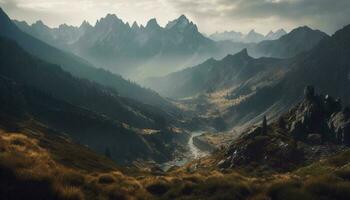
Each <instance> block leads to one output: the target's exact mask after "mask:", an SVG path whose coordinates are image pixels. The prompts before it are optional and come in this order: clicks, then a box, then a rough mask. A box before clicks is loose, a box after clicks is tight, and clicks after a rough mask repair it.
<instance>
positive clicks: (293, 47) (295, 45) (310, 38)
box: [248, 26, 329, 58]
mask: <svg viewBox="0 0 350 200" xmlns="http://www.w3.org/2000/svg"><path fill="white" fill-rule="evenodd" d="M327 37H329V36H328V35H327V34H325V33H323V32H321V31H319V30H312V29H310V28H309V27H307V26H304V27H299V28H296V29H294V30H292V31H291V32H290V33H288V34H286V35H284V36H282V37H280V38H279V39H276V40H272V41H268V40H267V41H262V42H260V43H258V44H257V45H255V46H253V47H251V48H248V51H249V54H250V55H252V56H254V57H262V56H265V57H276V58H289V57H293V56H296V55H297V54H300V53H302V52H306V51H309V50H311V49H312V48H313V47H314V46H316V45H317V44H318V43H319V42H320V41H321V40H322V39H324V38H327Z"/></svg>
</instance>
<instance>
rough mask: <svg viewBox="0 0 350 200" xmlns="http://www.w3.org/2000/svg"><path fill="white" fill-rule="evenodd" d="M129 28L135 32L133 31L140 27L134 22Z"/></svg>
mask: <svg viewBox="0 0 350 200" xmlns="http://www.w3.org/2000/svg"><path fill="white" fill-rule="evenodd" d="M131 28H132V29H134V30H135V29H139V28H140V27H139V25H138V24H137V22H136V21H134V23H132V26H131Z"/></svg>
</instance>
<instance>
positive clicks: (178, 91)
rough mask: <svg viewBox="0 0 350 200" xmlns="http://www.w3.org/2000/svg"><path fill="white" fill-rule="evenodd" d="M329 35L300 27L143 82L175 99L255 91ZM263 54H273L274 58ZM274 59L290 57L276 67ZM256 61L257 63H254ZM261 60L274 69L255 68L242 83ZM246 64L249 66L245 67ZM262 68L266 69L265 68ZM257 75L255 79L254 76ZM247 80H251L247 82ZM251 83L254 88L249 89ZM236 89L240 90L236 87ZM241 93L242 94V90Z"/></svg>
mask: <svg viewBox="0 0 350 200" xmlns="http://www.w3.org/2000/svg"><path fill="white" fill-rule="evenodd" d="M328 37H329V36H328V35H327V34H325V33H323V32H321V31H318V30H312V29H311V28H309V27H306V26H305V27H298V28H296V29H293V30H292V31H291V32H290V33H288V34H286V35H284V36H282V37H281V38H280V39H277V40H270V41H267V40H266V41H262V42H260V43H258V44H253V45H247V48H246V49H244V50H242V51H240V52H238V53H237V54H236V55H228V56H226V57H224V58H223V59H221V60H218V61H217V60H214V59H209V60H207V61H206V62H204V63H202V64H200V65H197V66H195V67H192V68H187V69H184V70H182V71H178V72H175V73H171V74H169V75H167V76H164V77H158V78H157V77H155V78H149V79H147V80H145V82H144V84H145V85H147V86H149V87H151V88H153V89H155V90H156V91H158V92H159V93H161V94H162V95H165V96H170V97H175V98H176V97H189V96H193V95H196V94H200V93H203V92H204V93H205V92H206V91H217V90H220V89H221V90H222V89H227V88H234V87H238V88H241V89H242V90H243V88H245V89H244V90H246V92H243V93H245V94H246V93H247V92H248V91H254V89H252V88H256V86H257V85H259V84H261V83H259V81H258V80H260V81H262V82H264V80H263V77H264V78H266V80H270V79H274V76H273V74H278V75H276V77H279V78H280V77H281V76H283V74H284V73H285V72H286V71H287V70H288V69H287V68H288V67H282V65H284V66H288V65H289V64H287V62H289V60H288V59H289V58H292V57H294V56H297V55H298V54H301V53H304V52H307V51H309V50H310V49H312V48H313V47H315V46H316V45H317V44H318V43H319V42H320V41H321V40H322V39H326V38H328ZM248 54H249V55H248ZM234 57H241V58H244V59H245V62H244V63H234V60H235V59H231V58H234ZM262 57H271V59H269V58H262ZM254 58H261V59H254ZM272 58H278V59H285V58H287V59H286V60H285V61H283V62H280V66H281V67H280V68H275V67H272V66H274V65H275V64H276V63H275V61H274V60H278V59H272ZM253 60H254V62H252V61H253ZM259 62H260V64H263V63H264V64H263V65H264V66H270V67H271V68H269V69H266V68H264V67H262V68H259V67H255V69H256V70H255V71H254V70H252V71H250V74H254V75H253V76H251V77H249V78H252V80H250V79H249V78H247V79H246V80H244V81H242V82H240V81H239V79H240V80H243V79H244V75H243V74H242V72H244V70H248V69H249V67H252V66H255V65H256V64H258V63H259ZM258 65H259V64H258ZM244 66H247V67H248V68H244ZM262 69H264V70H267V71H263V70H262ZM272 69H273V70H272ZM254 76H255V77H256V78H253V77H254ZM245 81H249V82H247V83H246V84H244V82H245ZM238 83H240V84H238ZM255 84H256V85H255ZM248 85H249V86H250V87H252V88H249V87H248ZM253 85H254V87H253ZM236 90H237V91H238V89H237V88H236ZM239 93H242V91H241V92H239ZM236 95H237V94H236Z"/></svg>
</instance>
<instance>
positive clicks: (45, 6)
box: [0, 0, 350, 33]
mask: <svg viewBox="0 0 350 200" xmlns="http://www.w3.org/2000/svg"><path fill="white" fill-rule="evenodd" d="M0 6H2V7H3V8H4V9H5V11H6V12H8V13H9V14H10V16H11V17H12V18H16V19H21V20H26V21H29V22H34V21H36V20H38V19H41V20H43V21H44V22H46V23H48V24H49V25H51V26H56V25H58V24H61V23H68V24H74V25H78V24H79V23H81V22H82V21H83V20H85V19H86V20H88V21H90V22H91V23H94V22H95V21H96V20H97V19H99V18H101V17H103V16H105V15H106V14H107V13H115V14H117V15H118V16H119V17H120V18H122V19H123V20H126V21H128V22H130V23H131V22H133V21H135V20H136V21H138V22H139V23H142V24H145V23H146V22H147V21H148V20H149V19H150V18H153V17H156V18H157V20H158V21H159V22H160V23H161V24H162V25H164V24H166V23H167V22H168V21H169V20H172V19H174V18H176V17H177V16H179V15H180V14H186V15H187V16H189V18H190V19H192V20H193V21H194V22H195V23H197V24H198V27H199V29H200V30H202V31H204V32H207V33H210V32H214V31H216V30H219V31H223V30H237V31H243V32H247V31H249V30H250V29H252V28H255V29H257V30H258V31H262V32H268V31H269V30H271V29H272V30H274V29H278V28H286V29H289V30H290V29H292V28H294V27H296V26H300V25H308V26H311V27H313V28H318V29H321V30H323V31H326V32H328V33H333V32H334V31H336V30H337V29H339V28H341V27H342V26H344V25H346V24H349V23H350V0H30V1H28V0H0Z"/></svg>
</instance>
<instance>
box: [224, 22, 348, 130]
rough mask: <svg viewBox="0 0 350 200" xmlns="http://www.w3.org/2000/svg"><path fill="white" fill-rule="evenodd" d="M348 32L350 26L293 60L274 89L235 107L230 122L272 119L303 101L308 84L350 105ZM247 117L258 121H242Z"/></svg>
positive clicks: (266, 89) (232, 109)
mask: <svg viewBox="0 0 350 200" xmlns="http://www.w3.org/2000/svg"><path fill="white" fill-rule="evenodd" d="M349 33H350V26H346V27H345V28H343V29H342V30H339V31H337V32H336V33H335V34H334V35H333V36H332V37H330V38H325V39H323V40H322V41H321V42H320V43H319V44H318V45H316V46H315V47H314V48H313V49H312V50H311V51H309V52H307V53H304V54H302V55H299V56H297V57H295V58H293V62H291V64H290V65H289V68H290V69H291V70H290V71H289V72H288V73H287V74H286V75H285V76H284V78H283V79H281V81H279V82H278V83H276V85H275V86H272V87H267V88H264V89H261V90H258V91H257V92H256V94H255V95H253V96H251V97H249V98H248V99H246V100H245V101H243V102H241V103H240V104H238V105H235V106H232V108H231V111H230V112H229V113H228V115H229V116H235V118H234V119H233V120H232V121H231V123H232V124H235V125H237V124H242V123H247V122H248V121H249V123H253V122H257V121H258V118H259V117H260V118H261V115H260V116H259V114H261V113H267V114H268V115H270V116H271V117H273V116H276V115H278V114H279V113H283V112H284V111H286V110H288V109H289V108H290V107H291V106H293V105H294V104H296V103H297V102H298V101H299V100H300V99H301V97H302V96H303V95H302V91H303V88H304V87H305V86H306V85H314V86H315V88H316V89H317V90H318V91H320V92H321V93H323V94H330V95H332V96H337V97H340V99H341V100H342V102H343V104H344V105H350V97H349V92H350V91H349V87H348V86H349V84H350V79H349V71H350V60H349V58H348V56H347V55H348V54H349V52H350V44H349V41H350V38H349V36H348V35H349ZM253 105H254V108H253V107H252V106H253ZM247 115H250V116H258V118H256V117H252V118H251V119H250V120H246V119H245V120H242V116H247ZM251 120H252V121H251Z"/></svg>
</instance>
